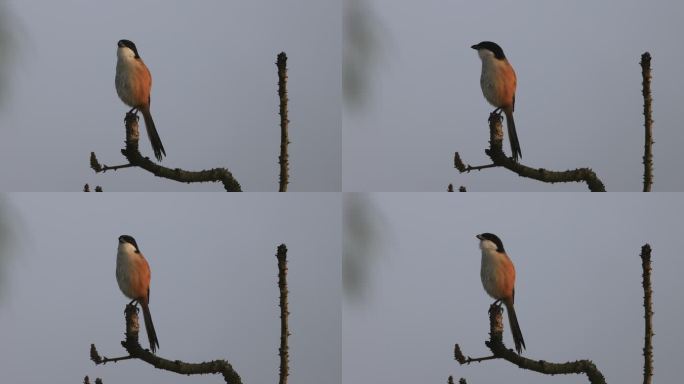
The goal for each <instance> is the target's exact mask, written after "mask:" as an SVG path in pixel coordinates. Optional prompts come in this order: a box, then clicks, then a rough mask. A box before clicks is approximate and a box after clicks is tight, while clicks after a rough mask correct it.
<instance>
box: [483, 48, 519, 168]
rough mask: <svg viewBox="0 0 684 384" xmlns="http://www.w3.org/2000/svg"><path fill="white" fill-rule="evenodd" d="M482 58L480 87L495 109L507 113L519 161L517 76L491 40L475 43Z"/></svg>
mask: <svg viewBox="0 0 684 384" xmlns="http://www.w3.org/2000/svg"><path fill="white" fill-rule="evenodd" d="M471 48H473V49H475V50H477V54H478V55H479V56H480V59H482V73H481V75H480V87H481V88H482V93H483V94H484V97H485V99H487V101H488V102H489V104H491V105H493V106H495V107H496V110H495V111H503V112H504V113H505V114H506V124H507V125H508V140H509V141H510V142H511V152H513V160H514V161H518V159H519V158H521V157H522V152H521V151H520V142H519V141H518V134H517V133H516V132H515V121H513V109H515V87H516V82H517V80H516V77H515V71H514V70H513V67H512V66H511V64H510V63H509V62H508V60H507V59H506V56H505V55H504V52H503V49H501V47H499V45H498V44H496V43H492V42H491V41H483V42H481V43H479V44H475V45H473V46H472V47H471Z"/></svg>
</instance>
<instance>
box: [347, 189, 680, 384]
mask: <svg viewBox="0 0 684 384" xmlns="http://www.w3.org/2000/svg"><path fill="white" fill-rule="evenodd" d="M653 196H654V195H648V196H645V195H644V194H611V195H605V196H603V195H602V196H601V197H595V196H590V195H586V194H567V193H564V194H548V193H547V194H529V193H528V194H522V193H519V194H511V193H508V194H496V193H489V194H487V193H479V194H459V195H458V197H459V198H457V199H454V198H453V195H447V194H438V193H435V194H426V193H422V194H396V193H395V194H389V193H384V194H373V195H371V197H370V200H371V202H372V205H373V206H374V207H375V208H374V210H373V212H372V214H373V215H375V216H377V217H379V218H381V220H380V221H381V222H383V223H385V227H384V228H383V229H382V231H381V232H382V235H381V236H379V238H378V240H377V242H378V243H380V244H379V245H376V248H375V249H377V250H378V251H377V254H376V255H375V256H376V257H375V258H373V262H372V263H369V264H368V265H367V268H368V269H369V271H368V274H369V275H370V276H372V278H371V280H370V281H369V283H368V284H367V291H366V292H365V300H363V301H361V302H360V303H359V302H349V301H347V300H345V302H344V305H343V313H344V319H343V323H342V336H343V337H342V338H343V343H342V354H343V356H344V359H343V365H342V369H343V372H344V382H345V383H362V382H364V383H373V382H382V383H396V382H421V383H444V382H446V378H447V376H448V375H450V374H453V375H454V377H455V378H459V377H465V378H466V379H467V380H468V382H469V383H471V382H472V383H493V382H504V381H506V382H514V383H547V382H549V377H547V376H542V375H539V374H537V373H531V372H528V371H522V370H519V369H517V368H516V367H514V366H512V365H511V364H508V363H504V362H498V361H494V362H486V363H482V364H474V365H470V366H459V365H458V363H457V362H455V361H454V360H453V346H454V343H459V344H460V345H461V348H462V350H463V352H464V354H466V355H468V356H472V357H479V356H487V355H488V353H487V352H488V349H487V348H486V346H485V345H484V341H485V340H486V339H487V338H488V331H489V328H488V327H489V324H488V318H487V309H488V307H489V304H491V302H492V301H493V300H492V299H490V298H489V296H487V294H486V293H485V292H484V290H483V289H482V284H481V282H480V276H479V273H480V271H479V268H480V251H479V249H478V242H477V239H475V235H476V234H478V233H482V232H493V233H496V234H498V235H499V236H500V237H501V239H502V241H503V243H504V246H505V247H506V251H507V252H508V254H509V255H510V257H511V258H512V260H513V262H514V264H515V266H516V270H517V283H516V303H515V305H516V312H517V314H518V319H519V321H520V325H521V328H522V332H523V335H524V337H525V342H526V344H527V347H528V349H527V351H526V352H524V355H525V356H527V357H530V358H533V359H544V360H547V361H569V360H576V359H591V360H593V361H594V362H595V363H596V364H597V365H598V367H599V368H600V369H601V370H602V371H603V373H604V374H605V376H606V379H607V380H608V382H616V383H619V382H634V381H639V380H640V378H641V372H642V366H643V365H642V364H643V359H642V356H641V348H642V347H643V307H642V301H643V298H642V297H643V290H642V287H641V260H640V258H639V256H638V255H639V252H640V249H641V246H642V245H643V244H644V243H646V242H648V243H650V244H651V246H652V247H653V260H654V262H653V275H652V278H653V289H654V292H655V295H654V303H655V316H654V327H655V329H654V331H655V333H656V336H655V339H654V348H655V355H654V356H655V377H654V379H655V381H661V382H675V381H677V378H678V377H679V376H680V374H679V367H680V365H681V361H680V360H681V356H680V353H679V352H680V350H681V347H680V346H681V344H682V342H684V335H683V334H682V332H681V329H680V328H681V326H680V321H678V319H679V318H680V317H681V305H679V304H675V303H681V292H682V290H683V289H684V283H683V282H682V279H681V271H682V269H683V268H684V260H683V259H682V258H681V257H680V256H679V254H680V253H681V252H680V249H681V237H682V236H681V235H682V234H681V231H682V215H683V214H684V203H682V199H681V196H680V195H679V194H660V195H657V199H656V198H653ZM346 207H347V205H346V204H345V209H346ZM345 247H346V245H345ZM673 304H674V305H673ZM504 343H505V344H506V345H507V346H511V347H512V340H511V336H510V334H509V333H508V323H506V325H505V333H504ZM369 362H370V363H369ZM552 381H553V382H554V383H577V382H586V379H585V378H581V377H575V376H574V375H573V376H556V377H553V380H552Z"/></svg>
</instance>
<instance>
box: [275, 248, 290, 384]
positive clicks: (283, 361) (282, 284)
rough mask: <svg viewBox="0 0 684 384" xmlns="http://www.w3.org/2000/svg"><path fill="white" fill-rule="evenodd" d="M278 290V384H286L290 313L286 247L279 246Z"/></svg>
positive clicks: (288, 371) (288, 370) (288, 372)
mask: <svg viewBox="0 0 684 384" xmlns="http://www.w3.org/2000/svg"><path fill="white" fill-rule="evenodd" d="M276 257H277V258H278V288H279V289H280V348H279V349H278V353H279V354H280V380H279V381H278V383H279V384H287V377H288V375H289V374H290V368H289V359H290V352H289V347H288V345H287V339H288V337H289V336H290V330H289V325H288V321H287V320H288V316H289V315H290V311H289V310H288V309H287V295H288V293H289V292H288V290H287V246H285V244H280V245H279V246H278V252H277V253H276Z"/></svg>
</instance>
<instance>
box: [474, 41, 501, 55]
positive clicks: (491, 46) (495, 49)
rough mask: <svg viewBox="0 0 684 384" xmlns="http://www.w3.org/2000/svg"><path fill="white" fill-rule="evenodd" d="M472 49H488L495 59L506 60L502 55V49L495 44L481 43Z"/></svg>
mask: <svg viewBox="0 0 684 384" xmlns="http://www.w3.org/2000/svg"><path fill="white" fill-rule="evenodd" d="M472 48H473V49H478V50H479V49H488V50H490V51H492V53H494V57H496V58H497V59H499V60H503V59H505V58H506V55H504V51H503V49H501V47H500V46H499V44H497V43H493V42H491V41H483V42H481V43H480V44H475V45H473V47H472Z"/></svg>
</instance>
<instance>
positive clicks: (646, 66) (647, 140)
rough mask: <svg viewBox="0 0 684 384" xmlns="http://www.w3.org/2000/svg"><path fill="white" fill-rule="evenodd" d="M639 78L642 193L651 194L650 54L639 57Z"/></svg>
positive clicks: (651, 118)
mask: <svg viewBox="0 0 684 384" xmlns="http://www.w3.org/2000/svg"><path fill="white" fill-rule="evenodd" d="M640 64H641V78H642V82H641V84H642V90H641V94H642V95H643V96H644V130H645V137H644V158H643V160H644V192H651V185H653V149H652V147H653V114H652V113H653V111H652V109H651V103H652V101H653V100H652V99H651V54H650V53H648V52H645V53H644V54H643V55H641V63H640Z"/></svg>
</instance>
